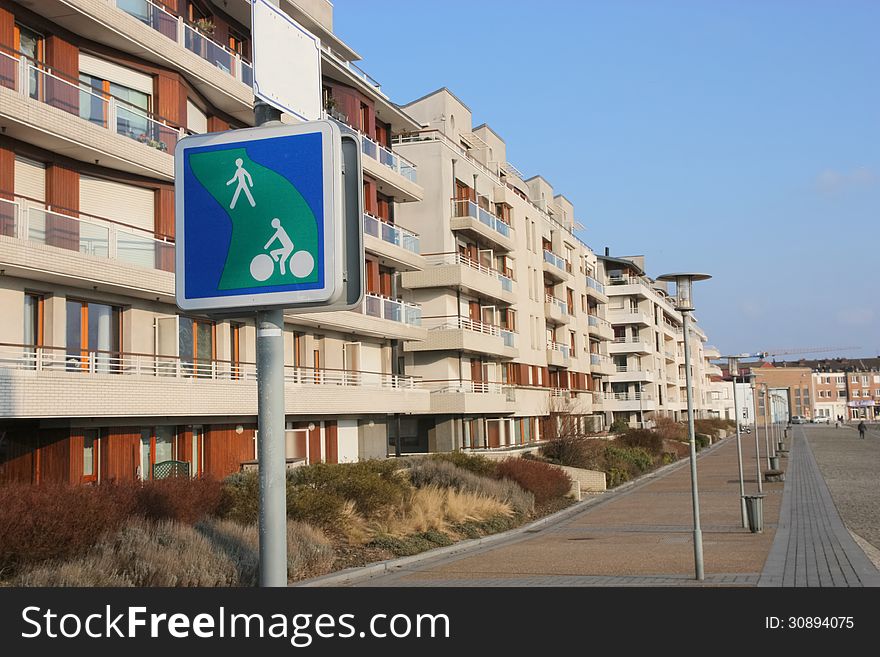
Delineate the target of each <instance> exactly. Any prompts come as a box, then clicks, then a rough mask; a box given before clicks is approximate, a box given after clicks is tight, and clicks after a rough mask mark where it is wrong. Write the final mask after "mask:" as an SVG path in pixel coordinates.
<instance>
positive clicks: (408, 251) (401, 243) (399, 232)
mask: <svg viewBox="0 0 880 657" xmlns="http://www.w3.org/2000/svg"><path fill="white" fill-rule="evenodd" d="M364 248H365V249H366V250H367V251H369V252H370V253H375V254H376V255H379V256H381V260H380V263H381V264H383V265H386V266H390V267H393V268H394V269H397V270H398V271H413V270H420V269H423V268H424V267H425V261H424V259H423V258H422V256H421V255H420V254H419V236H418V235H416V234H415V233H413V232H411V231H408V230H406V229H405V228H401V227H400V226H396V225H394V224H389V223H388V222H386V221H383V220H381V219H378V218H376V217H374V216H373V215H371V214H368V213H364Z"/></svg>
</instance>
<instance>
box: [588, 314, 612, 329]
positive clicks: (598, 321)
mask: <svg viewBox="0 0 880 657" xmlns="http://www.w3.org/2000/svg"><path fill="white" fill-rule="evenodd" d="M587 324H589V325H590V326H597V327H605V328H611V323H610V322H609V321H608V320H607V319H602V318H601V317H599V316H597V315H587Z"/></svg>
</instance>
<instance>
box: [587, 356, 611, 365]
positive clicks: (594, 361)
mask: <svg viewBox="0 0 880 657" xmlns="http://www.w3.org/2000/svg"><path fill="white" fill-rule="evenodd" d="M607 363H611V358H610V357H608V356H606V355H605V354H594V353H590V365H604V364H607Z"/></svg>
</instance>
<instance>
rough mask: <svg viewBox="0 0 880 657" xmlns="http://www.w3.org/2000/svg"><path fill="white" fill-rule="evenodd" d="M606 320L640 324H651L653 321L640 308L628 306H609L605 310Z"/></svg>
mask: <svg viewBox="0 0 880 657" xmlns="http://www.w3.org/2000/svg"><path fill="white" fill-rule="evenodd" d="M607 315H608V321H609V322H611V323H612V324H641V325H643V326H651V325H652V324H653V323H654V322H653V320H652V319H651V316H650V315H649V314H648V313H646V312H642V311H641V310H632V309H628V308H609V309H608V310H607Z"/></svg>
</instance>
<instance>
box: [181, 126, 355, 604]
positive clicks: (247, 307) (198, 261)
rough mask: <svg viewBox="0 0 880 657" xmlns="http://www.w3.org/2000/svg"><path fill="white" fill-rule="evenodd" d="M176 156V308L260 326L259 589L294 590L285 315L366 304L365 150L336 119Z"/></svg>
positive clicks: (243, 134)
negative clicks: (290, 578)
mask: <svg viewBox="0 0 880 657" xmlns="http://www.w3.org/2000/svg"><path fill="white" fill-rule="evenodd" d="M258 114H259V112H258ZM174 155H175V162H174V166H175V172H174V174H175V175H174V179H175V180H174V182H175V229H176V247H177V252H176V283H175V293H176V300H177V305H178V306H179V307H180V308H181V309H182V310H186V311H196V312H204V313H213V314H221V315H224V316H247V315H254V316H255V319H256V324H257V398H258V431H259V433H258V440H257V448H258V454H257V459H258V462H259V476H260V585H261V586H286V585H287V504H286V474H287V469H286V459H285V453H284V341H283V330H284V316H283V311H287V312H314V311H319V310H344V309H350V308H354V307H356V306H359V305H360V303H361V302H362V300H363V279H364V271H363V270H364V255H363V219H362V217H363V187H362V182H361V160H360V157H361V148H360V141H359V139H358V138H357V136H355V135H353V134H350V133H343V130H342V129H341V128H340V126H339V125H337V124H336V123H334V122H332V121H313V122H309V123H302V124H298V125H284V124H282V123H281V122H280V121H273V122H270V123H268V124H266V125H263V126H261V127H257V128H248V129H244V130H231V131H228V132H221V133H212V134H205V135H196V136H192V137H186V138H184V139H182V140H180V141H179V142H178V144H177V147H176V149H175V153H174Z"/></svg>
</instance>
